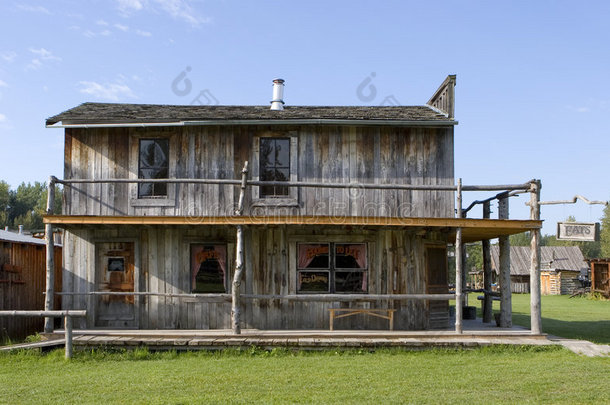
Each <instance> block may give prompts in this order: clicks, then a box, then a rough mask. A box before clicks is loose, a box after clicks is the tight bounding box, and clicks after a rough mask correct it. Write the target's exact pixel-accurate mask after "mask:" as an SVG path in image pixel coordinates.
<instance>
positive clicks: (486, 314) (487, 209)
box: [482, 201, 493, 323]
mask: <svg viewBox="0 0 610 405" xmlns="http://www.w3.org/2000/svg"><path fill="white" fill-rule="evenodd" d="M490 216H491V203H490V202H489V201H486V202H484V203H483V218H484V219H489V218H490ZM482 248H483V289H484V290H485V298H484V300H483V322H484V323H490V322H491V318H492V312H493V306H492V305H493V300H492V296H491V294H490V292H491V247H490V242H489V239H485V240H483V242H482Z"/></svg>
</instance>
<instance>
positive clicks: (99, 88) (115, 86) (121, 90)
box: [79, 81, 135, 101]
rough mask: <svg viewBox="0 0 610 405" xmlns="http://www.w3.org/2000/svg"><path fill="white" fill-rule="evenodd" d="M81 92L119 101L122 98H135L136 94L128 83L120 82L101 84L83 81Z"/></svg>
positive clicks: (98, 97)
mask: <svg viewBox="0 0 610 405" xmlns="http://www.w3.org/2000/svg"><path fill="white" fill-rule="evenodd" d="M79 85H80V86H81V89H80V92H81V93H84V94H89V95H91V96H93V97H95V98H97V99H101V100H109V101H119V100H120V99H121V98H125V97H127V98H135V95H134V94H133V92H132V91H131V89H130V88H129V86H127V85H126V84H119V83H105V84H100V83H97V82H90V81H81V82H79Z"/></svg>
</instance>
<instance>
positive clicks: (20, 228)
mask: <svg viewBox="0 0 610 405" xmlns="http://www.w3.org/2000/svg"><path fill="white" fill-rule="evenodd" d="M19 235H23V225H19Z"/></svg>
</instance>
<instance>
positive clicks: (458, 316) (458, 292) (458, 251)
mask: <svg viewBox="0 0 610 405" xmlns="http://www.w3.org/2000/svg"><path fill="white" fill-rule="evenodd" d="M457 217H458V218H461V217H462V179H458V186H457ZM462 271H463V269H462V228H457V230H456V233H455V333H459V334H461V333H462V280H463V278H462Z"/></svg>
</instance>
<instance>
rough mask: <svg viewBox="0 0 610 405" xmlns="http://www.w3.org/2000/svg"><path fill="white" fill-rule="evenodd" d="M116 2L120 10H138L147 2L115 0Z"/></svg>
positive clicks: (143, 0)
mask: <svg viewBox="0 0 610 405" xmlns="http://www.w3.org/2000/svg"><path fill="white" fill-rule="evenodd" d="M116 1H117V3H118V7H119V10H121V11H132V10H135V11H138V10H142V8H144V5H145V4H146V3H148V1H146V0H116Z"/></svg>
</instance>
